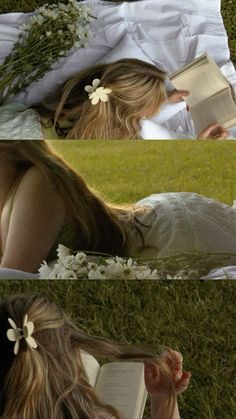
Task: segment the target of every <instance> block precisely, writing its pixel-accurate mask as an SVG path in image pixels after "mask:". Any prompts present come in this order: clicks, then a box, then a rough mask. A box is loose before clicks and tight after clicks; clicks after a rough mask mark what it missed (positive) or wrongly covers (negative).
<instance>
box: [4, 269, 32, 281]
mask: <svg viewBox="0 0 236 419" xmlns="http://www.w3.org/2000/svg"><path fill="white" fill-rule="evenodd" d="M38 278H39V274H31V273H29V272H23V271H19V270H16V269H7V268H0V279H38Z"/></svg>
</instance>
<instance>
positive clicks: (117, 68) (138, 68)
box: [39, 59, 166, 140]
mask: <svg viewBox="0 0 236 419" xmlns="http://www.w3.org/2000/svg"><path fill="white" fill-rule="evenodd" d="M94 79H100V86H102V87H105V88H109V89H111V93H110V94H109V99H108V101H107V102H102V101H99V102H98V104H97V105H92V103H91V101H90V100H89V97H88V93H87V92H86V91H85V86H86V85H92V81H93V80H94ZM165 98H166V92H165V73H163V72H162V71H161V70H158V69H157V68H156V67H155V66H154V65H152V64H149V63H147V62H144V61H140V60H136V59H122V60H119V61H116V62H115V63H111V64H98V65H95V66H93V67H91V68H89V69H86V70H84V71H82V72H81V73H79V74H78V75H77V76H75V77H73V78H72V79H71V80H69V81H68V82H67V83H66V84H65V87H64V90H63V94H62V96H61V98H60V100H59V103H58V101H57V102H55V103H54V104H51V105H46V102H45V104H44V105H45V106H46V107H47V110H48V112H49V111H50V110H51V111H55V119H54V124H55V125H56V124H57V122H58V120H59V118H61V119H67V120H69V121H71V124H72V126H71V127H70V128H69V129H68V133H67V136H66V137H67V138H71V139H85V140H87V139H100V140H101V139H103V140H105V139H137V138H139V137H140V134H139V133H140V129H141V126H140V120H141V118H151V117H153V116H154V115H155V114H156V113H157V112H158V111H159V109H160V107H161V105H162V104H163V102H164V101H165ZM39 112H40V107H39Z"/></svg>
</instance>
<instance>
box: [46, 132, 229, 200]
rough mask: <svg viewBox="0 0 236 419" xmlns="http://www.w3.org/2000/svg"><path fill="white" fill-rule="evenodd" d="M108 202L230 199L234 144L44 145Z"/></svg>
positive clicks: (173, 142) (99, 143)
mask: <svg viewBox="0 0 236 419" xmlns="http://www.w3.org/2000/svg"><path fill="white" fill-rule="evenodd" d="M50 143H51V145H53V147H54V148H55V149H56V151H57V152H59V154H61V155H63V156H64V157H65V158H66V160H67V161H68V162H69V163H70V164H71V165H72V166H73V167H74V168H75V169H77V170H78V171H79V172H80V173H81V174H82V175H83V176H84V177H85V180H86V181H87V182H88V184H89V185H90V186H92V187H93V188H95V189H96V190H97V191H99V192H100V193H101V194H102V196H103V197H104V198H105V199H106V200H108V201H109V202H113V203H117V204H122V203H125V204H132V203H134V202H136V201H137V200H139V199H141V198H144V197H145V196H148V195H150V194H152V193H159V192H176V191H177V192H179V191H185V192H186V191H189V192H197V193H200V194H202V195H206V196H209V197H212V198H214V199H217V200H219V201H222V202H225V203H228V204H232V201H233V200H234V199H236V164H235V162H236V142H235V141H191V140H190V141H186V140H183V141H134V142H132V141H68V140H65V141H58V140H54V141H51V142H50Z"/></svg>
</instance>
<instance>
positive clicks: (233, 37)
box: [0, 0, 236, 64]
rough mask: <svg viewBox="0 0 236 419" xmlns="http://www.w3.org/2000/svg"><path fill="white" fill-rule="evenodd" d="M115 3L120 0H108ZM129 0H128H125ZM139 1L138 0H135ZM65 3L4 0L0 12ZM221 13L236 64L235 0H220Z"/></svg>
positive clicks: (26, 9)
mask: <svg viewBox="0 0 236 419" xmlns="http://www.w3.org/2000/svg"><path fill="white" fill-rule="evenodd" d="M110 1H114V2H117V3H120V1H117V0H110ZM127 1H129V0H127ZM137 1H139V0H137ZM59 2H61V3H67V1H66V0H4V1H2V2H1V4H0V13H7V12H32V11H33V10H35V8H36V7H39V6H41V5H43V4H44V3H48V4H50V3H59ZM221 3H222V15H223V19H224V24H225V27H226V30H227V33H228V36H229V46H230V51H231V58H232V60H233V62H234V64H236V24H235V16H236V0H222V1H221Z"/></svg>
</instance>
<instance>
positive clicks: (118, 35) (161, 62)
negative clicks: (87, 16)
mask: <svg viewBox="0 0 236 419" xmlns="http://www.w3.org/2000/svg"><path fill="white" fill-rule="evenodd" d="M83 5H89V6H92V7H94V14H95V15H96V16H97V20H94V21H93V22H92V24H91V31H92V33H93V38H92V39H91V40H90V44H89V47H88V48H87V49H79V50H76V51H74V52H72V53H71V54H69V56H68V57H67V58H65V59H62V60H61V62H60V63H58V64H56V65H55V66H54V70H53V71H51V72H50V73H48V74H47V75H46V76H45V77H44V78H43V79H42V80H41V81H39V82H37V83H33V84H32V85H31V86H30V87H29V88H28V89H27V91H26V93H23V94H21V95H19V97H18V99H19V100H22V101H23V102H24V103H25V104H27V105H31V104H34V103H36V102H40V101H41V100H42V99H43V97H45V96H46V95H47V94H49V93H50V92H52V91H54V89H55V88H56V87H58V86H60V85H61V84H62V83H64V81H65V80H66V79H68V78H69V77H71V76H72V75H74V74H76V73H77V72H78V71H80V70H82V69H84V68H86V67H88V66H90V65H93V64H95V63H96V62H98V61H101V60H102V58H104V61H105V60H106V59H107V58H106V57H105V55H106V54H109V55H108V59H109V56H110V57H111V56H112V55H113V56H114V57H115V59H120V58H124V57H127V56H128V55H130V57H134V58H138V57H136V56H135V54H136V53H137V51H138V54H141V52H142V53H143V54H144V56H145V57H148V58H149V59H150V60H151V61H153V62H154V63H155V64H156V65H157V66H158V67H159V68H160V69H163V70H165V71H166V72H167V73H172V72H173V71H175V70H177V69H178V68H180V67H181V66H183V65H184V64H186V63H188V62H190V61H191V60H193V59H194V58H195V57H196V56H199V55H201V54H202V53H204V52H206V51H207V52H208V53H210V54H211V55H212V56H213V57H214V59H215V60H216V62H217V64H218V65H219V66H220V67H222V66H223V67H222V71H223V73H224V74H225V75H226V76H227V77H228V79H229V80H230V81H231V83H232V84H233V85H234V86H236V73H235V69H234V67H233V65H232V63H231V61H230V54H229V48H228V40H227V34H226V31H225V28H224V25H223V20H222V17H221V13H220V0H188V1H187V2H186V0H178V1H175V2H173V0H158V1H157V0H142V1H137V2H131V3H127V2H123V3H122V4H119V3H110V2H106V1H99V0H86V1H84V2H83ZM26 17H27V15H24V14H22V13H12V14H4V15H1V16H0V40H1V48H0V60H1V59H3V58H4V56H5V55H6V54H7V53H9V52H10V50H11V48H12V45H13V43H14V42H15V41H16V39H17V35H18V33H19V30H18V24H19V23H22V22H23V21H24V20H25V19H26ZM127 34H128V35H127ZM124 37H125V38H124ZM124 39H125V40H124ZM120 42H121V43H120ZM134 42H135V43H136V45H137V49H136V50H135V51H134V48H133V43H134ZM119 43H120V44H119ZM125 44H126V45H127V50H126V51H124V45H125ZM131 44H132V47H131ZM119 45H120V46H119ZM116 46H117V48H116ZM114 49H115V51H113V50H114ZM119 49H120V53H119ZM134 52H135V54H134ZM184 108H185V104H184V103H182V104H178V105H170V107H168V106H167V107H165V108H164V109H163V112H162V113H161V114H160V115H159V116H157V117H156V118H154V120H153V121H151V123H150V126H149V125H148V121H145V122H144V124H143V130H142V135H143V138H160V137H161V136H162V135H164V134H162V131H160V130H162V128H161V127H160V125H163V126H164V128H165V129H167V130H170V136H169V138H186V137H188V138H189V136H190V138H191V137H193V136H194V130H193V125H192V122H191V119H190V116H189V114H188V113H187V112H186V111H185V109H184ZM149 128H150V133H149ZM231 131H232V137H234V135H235V136H236V129H234V130H231ZM164 132H166V131H165V130H164ZM167 137H168V135H167ZM165 138H166V137H165Z"/></svg>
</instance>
